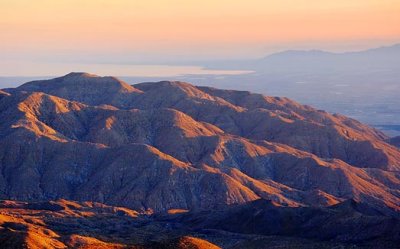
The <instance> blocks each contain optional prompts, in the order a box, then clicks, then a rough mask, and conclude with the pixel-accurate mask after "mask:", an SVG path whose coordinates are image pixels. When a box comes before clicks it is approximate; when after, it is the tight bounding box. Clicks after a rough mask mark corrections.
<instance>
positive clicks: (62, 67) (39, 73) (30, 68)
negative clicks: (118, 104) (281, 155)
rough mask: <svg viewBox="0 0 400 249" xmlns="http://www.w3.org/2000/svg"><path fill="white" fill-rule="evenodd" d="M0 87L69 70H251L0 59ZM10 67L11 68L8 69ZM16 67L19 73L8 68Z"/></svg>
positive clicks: (155, 73)
mask: <svg viewBox="0 0 400 249" xmlns="http://www.w3.org/2000/svg"><path fill="white" fill-rule="evenodd" d="M0 65H1V67H0V88H6V87H15V86H18V85H20V84H22V83H25V82H27V81H30V80H36V79H47V78H54V77H59V76H63V75H65V74H67V73H69V72H88V73H92V74H97V75H99V76H117V77H141V78H147V77H149V78H150V77H152V78H164V79H170V78H174V77H180V76H184V75H199V76H201V75H240V74H247V73H252V71H245V70H210V69H204V68H203V67H200V66H170V65H117V64H75V63H74V64H64V63H49V64H37V63H33V62H32V63H23V64H22V65H20V64H18V63H4V62H3V63H1V62H0ZM11 68H13V70H11ZM15 68H18V71H19V72H18V75H10V74H9V73H8V72H11V71H14V72H15Z"/></svg>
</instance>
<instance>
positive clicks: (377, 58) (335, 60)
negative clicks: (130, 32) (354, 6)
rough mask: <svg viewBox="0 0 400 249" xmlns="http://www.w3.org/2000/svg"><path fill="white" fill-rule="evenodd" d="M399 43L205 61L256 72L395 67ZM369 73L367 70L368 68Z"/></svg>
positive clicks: (398, 61)
mask: <svg viewBox="0 0 400 249" xmlns="http://www.w3.org/2000/svg"><path fill="white" fill-rule="evenodd" d="M399 63H400V44H396V45H392V46H387V47H380V48H374V49H369V50H364V51H358V52H344V53H333V52H326V51H322V50H287V51H282V52H278V53H274V54H271V55H268V56H266V57H264V58H261V59H255V60H246V61H225V62H224V61H220V62H209V63H206V65H208V66H209V67H211V68H217V69H240V70H254V71H256V72H258V73H262V72H263V73H267V72H271V73H272V72H279V71H293V72H316V73H325V72H329V71H330V72H336V71H337V70H339V71H349V72H350V71H353V70H370V69H376V70H379V69H381V70H394V69H398V68H399ZM370 73H371V72H370Z"/></svg>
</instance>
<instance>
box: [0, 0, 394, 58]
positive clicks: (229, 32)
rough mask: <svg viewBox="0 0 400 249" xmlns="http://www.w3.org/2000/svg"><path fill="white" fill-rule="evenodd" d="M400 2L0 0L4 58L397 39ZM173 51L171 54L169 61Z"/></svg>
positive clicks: (263, 50) (341, 46)
mask: <svg viewBox="0 0 400 249" xmlns="http://www.w3.org/2000/svg"><path fill="white" fill-rule="evenodd" d="M399 13H400V2H399V1H398V0H338V1H326V0H324V1H320V0H319V1H317V0H292V1H290V0H281V1H271V0H250V1H249V0H248V1H244V0H237V1H228V0H219V1H212V0H203V1H193V0H189V1H188V0H186V1H183V0H168V1H167V0H149V1H131V0H115V1H106V0H84V1H82V0H57V1H54V0H37V1H31V0H1V1H0V16H1V21H0V32H1V39H0V46H1V48H2V53H3V56H4V58H3V59H13V60H15V59H22V58H23V59H25V60H27V59H28V60H33V61H36V60H38V59H39V60H41V61H49V60H50V61H56V62H60V61H63V60H67V62H69V61H68V60H70V58H71V57H72V58H74V59H78V60H79V59H80V58H86V60H87V58H88V57H91V58H93V59H94V60H95V59H98V60H103V61H104V62H111V63H114V61H119V60H129V61H135V62H138V61H144V62H153V61H170V60H178V59H188V58H190V59H208V58H249V57H252V58H254V57H261V56H263V55H265V54H267V53H270V52H275V51H279V50H281V49H291V48H320V49H328V50H336V51H343V50H349V49H362V48H367V47H373V46H375V45H381V44H391V43H395V42H397V41H398V40H399V38H400V28H399V24H400V15H399ZM171 57H174V58H173V59H171Z"/></svg>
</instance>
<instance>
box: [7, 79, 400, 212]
mask: <svg viewBox="0 0 400 249" xmlns="http://www.w3.org/2000/svg"><path fill="white" fill-rule="evenodd" d="M0 120H1V121H2V122H1V123H0V169H1V174H0V198H2V199H17V200H26V201H28V200H52V199H58V198H65V199H72V200H78V201H96V202H102V203H106V204H110V205H119V206H126V207H130V208H134V209H137V210H146V209H153V210H155V211H163V210H167V209H191V210H196V209H210V208H216V207H219V206H224V205H226V204H234V203H246V202H249V201H253V200H257V199H260V198H262V199H268V200H273V201H274V202H276V203H279V205H284V206H291V207H296V206H313V207H319V206H328V205H333V204H337V203H339V202H342V201H344V200H346V199H355V200H357V201H362V202H368V203H369V205H371V206H372V207H373V208H375V209H377V210H379V211H380V212H385V213H387V214H390V215H397V211H398V210H400V150H399V149H398V148H396V147H394V146H392V145H390V144H388V143H386V142H385V141H386V140H387V139H388V138H387V137H386V136H385V135H383V134H382V133H381V132H379V131H377V130H375V129H373V128H371V127H368V126H366V125H363V124H361V123H360V122H358V121H356V120H353V119H350V118H347V117H344V116H341V115H336V114H335V115H331V114H329V113H326V112H324V111H319V110H316V109H313V108H312V107H309V106H303V105H300V104H298V103H296V102H294V101H291V100H289V99H287V98H278V97H266V96H263V95H259V94H252V93H249V92H243V91H227V90H219V89H214V88H209V87H196V86H193V85H190V84H188V83H183V82H170V81H163V82H157V83H142V84H137V85H134V86H130V85H128V84H126V83H125V82H122V81H120V80H118V79H116V78H114V77H98V76H95V75H90V74H86V73H71V74H68V75H66V76H64V77H60V78H56V79H53V80H45V81H34V82H29V83H26V84H24V85H22V86H20V87H18V88H15V89H7V92H0Z"/></svg>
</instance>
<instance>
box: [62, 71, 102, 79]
mask: <svg viewBox="0 0 400 249" xmlns="http://www.w3.org/2000/svg"><path fill="white" fill-rule="evenodd" d="M72 77H82V78H94V77H100V76H98V75H96V74H90V73H86V72H71V73H68V74H66V75H64V76H62V78H72Z"/></svg>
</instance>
